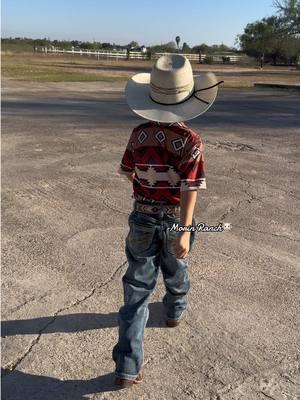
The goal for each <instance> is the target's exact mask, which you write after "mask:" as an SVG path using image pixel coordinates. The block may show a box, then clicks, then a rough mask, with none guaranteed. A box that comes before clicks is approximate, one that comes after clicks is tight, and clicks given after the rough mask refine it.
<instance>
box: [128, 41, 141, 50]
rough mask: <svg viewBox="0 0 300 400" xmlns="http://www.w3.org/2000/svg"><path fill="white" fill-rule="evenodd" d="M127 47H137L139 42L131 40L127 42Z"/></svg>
mask: <svg viewBox="0 0 300 400" xmlns="http://www.w3.org/2000/svg"><path fill="white" fill-rule="evenodd" d="M127 47H129V48H130V49H132V48H135V47H139V44H138V42H136V41H134V40H132V41H131V42H130V43H128V45H127Z"/></svg>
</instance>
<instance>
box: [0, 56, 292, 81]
mask: <svg viewBox="0 0 300 400" xmlns="http://www.w3.org/2000/svg"><path fill="white" fill-rule="evenodd" d="M153 63H154V61H148V60H124V59H121V60H111V59H110V60H103V59H100V60H97V59H95V58H93V57H86V56H81V57H80V56H72V55H69V56H68V55H56V54H28V53H27V54H26V53H25V54H10V53H8V54H3V55H2V77H4V78H8V79H15V80H22V81H36V82H68V81H70V82H80V81H107V82H110V81H111V82H113V81H126V80H127V79H128V78H129V77H130V76H132V75H134V74H135V73H137V72H149V71H150V70H151V67H152V65H153ZM192 66H193V70H194V73H195V74H197V73H201V72H203V71H213V72H215V73H216V74H217V76H218V77H219V78H220V79H223V80H224V81H225V83H224V87H245V88H246V87H252V86H253V84H254V83H255V82H272V83H300V71H296V70H295V68H292V67H269V66H266V67H265V68H264V69H262V70H260V69H258V68H257V67H253V66H238V65H206V64H198V63H196V62H195V63H192Z"/></svg>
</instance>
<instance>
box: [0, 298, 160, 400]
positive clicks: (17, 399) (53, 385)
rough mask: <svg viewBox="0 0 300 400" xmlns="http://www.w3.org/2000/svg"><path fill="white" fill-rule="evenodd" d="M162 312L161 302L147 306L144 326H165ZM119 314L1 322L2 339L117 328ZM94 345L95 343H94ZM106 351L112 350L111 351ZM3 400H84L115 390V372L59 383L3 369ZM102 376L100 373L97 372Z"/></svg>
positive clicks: (52, 379)
mask: <svg viewBox="0 0 300 400" xmlns="http://www.w3.org/2000/svg"><path fill="white" fill-rule="evenodd" d="M164 316H165V309H164V305H163V303H161V302H157V303H151V304H149V319H148V322H147V327H152V328H153V327H155V328H162V327H165V321H164ZM117 318H118V313H116V312H115V313H110V314H95V313H90V314H88V313H85V314H83V313H78V314H70V315H58V316H56V317H41V318H34V319H30V320H15V321H3V322H2V336H3V337H6V336H13V335H22V334H23V335H25V334H40V333H42V334H43V335H44V334H50V333H55V332H79V331H85V330H90V329H104V328H113V327H117V326H118V319H117ZM95 346H96V343H95ZM109 351H112V349H110V350H109ZM1 373H2V396H3V397H2V398H3V399H5V400H21V399H22V400H31V399H40V398H42V399H43V400H56V399H64V400H83V399H87V397H85V395H88V394H93V393H101V392H107V391H115V390H119V389H120V388H119V387H117V386H115V385H114V373H113V371H112V372H111V373H108V374H105V375H102V376H99V377H96V378H93V379H89V380H65V381H63V380H60V379H57V378H52V377H48V376H39V375H33V374H28V373H24V372H21V371H18V370H14V371H12V372H11V371H9V370H5V369H2V370H1ZM99 373H101V371H99Z"/></svg>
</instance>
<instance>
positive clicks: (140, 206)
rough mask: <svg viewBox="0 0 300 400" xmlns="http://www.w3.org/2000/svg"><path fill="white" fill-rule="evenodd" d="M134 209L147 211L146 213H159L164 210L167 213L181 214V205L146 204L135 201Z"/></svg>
mask: <svg viewBox="0 0 300 400" xmlns="http://www.w3.org/2000/svg"><path fill="white" fill-rule="evenodd" d="M133 208H134V210H136V211H139V212H142V213H146V214H159V213H160V212H164V213H166V214H179V213H180V206H175V205H166V204H161V205H160V204H155V205H151V204H145V203H140V202H138V201H135V202H134V206H133Z"/></svg>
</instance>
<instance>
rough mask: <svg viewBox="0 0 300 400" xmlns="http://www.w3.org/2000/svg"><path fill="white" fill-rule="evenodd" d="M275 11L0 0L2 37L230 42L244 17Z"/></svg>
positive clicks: (228, 3) (222, 3)
mask: <svg viewBox="0 0 300 400" xmlns="http://www.w3.org/2000/svg"><path fill="white" fill-rule="evenodd" d="M274 13H275V8H274V7H273V0H213V1H211V0H207V1H201V0H184V1H183V0H181V1H180V0H173V1H171V0H127V1H125V0H123V1H121V0H98V1H97V0H2V37H9V36H12V37H15V36H21V37H23V36H26V37H32V38H40V37H50V39H52V40H53V39H66V40H73V39H74V40H75V39H77V40H82V41H84V40H88V41H93V40H96V41H100V42H111V43H113V42H115V43H117V44H122V45H123V44H124V45H125V44H127V43H129V42H130V41H131V40H136V41H137V42H138V43H139V44H140V45H142V44H144V45H146V46H147V45H153V44H158V43H161V42H162V43H165V42H168V41H171V40H174V38H175V37H176V36H177V35H179V36H180V37H181V41H182V42H181V44H182V43H183V42H187V43H188V44H189V45H190V46H195V45H196V44H201V43H207V44H209V45H212V44H221V43H224V44H226V45H228V46H233V45H234V42H235V38H236V35H237V34H238V33H242V32H243V29H244V27H245V26H246V24H247V23H248V22H252V21H255V20H257V19H261V18H263V17H266V16H270V15H272V14H274Z"/></svg>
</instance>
